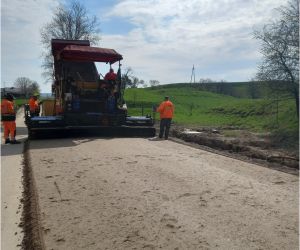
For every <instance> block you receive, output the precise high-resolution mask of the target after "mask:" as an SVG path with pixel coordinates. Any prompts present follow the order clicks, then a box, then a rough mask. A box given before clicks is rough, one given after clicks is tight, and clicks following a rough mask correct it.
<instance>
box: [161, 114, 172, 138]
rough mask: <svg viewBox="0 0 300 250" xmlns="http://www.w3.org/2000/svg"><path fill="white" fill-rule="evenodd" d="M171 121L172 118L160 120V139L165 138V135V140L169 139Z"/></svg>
mask: <svg viewBox="0 0 300 250" xmlns="http://www.w3.org/2000/svg"><path fill="white" fill-rule="evenodd" d="M171 121H172V118H162V119H161V120H160V130H159V138H163V135H164V134H165V139H166V140H167V139H168V137H169V130H170V127H171Z"/></svg>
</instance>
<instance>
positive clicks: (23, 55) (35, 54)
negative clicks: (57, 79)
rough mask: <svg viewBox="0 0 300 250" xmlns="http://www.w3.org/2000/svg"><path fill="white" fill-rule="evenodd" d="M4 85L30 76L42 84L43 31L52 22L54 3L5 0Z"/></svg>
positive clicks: (33, 0)
mask: <svg viewBox="0 0 300 250" xmlns="http://www.w3.org/2000/svg"><path fill="white" fill-rule="evenodd" d="M1 5H2V6H1V7H2V11H1V15H2V17H1V18H2V20H1V21H2V22H1V28H2V33H1V43H2V44H1V82H2V83H3V82H5V83H6V84H7V85H10V84H12V83H13V82H14V81H15V79H16V78H17V77H20V76H26V77H29V78H30V79H32V80H36V81H38V82H39V83H40V85H41V87H42V89H47V91H48V90H50V86H51V84H48V85H47V86H46V85H44V84H42V82H43V81H44V79H42V77H41V73H42V69H41V63H42V59H41V53H42V46H41V43H40V29H41V27H42V26H43V25H44V24H45V23H47V22H49V21H50V20H51V18H52V14H51V13H52V10H53V8H54V7H55V6H56V5H57V1H53V0H39V1H35V0H26V1H23V0H3V1H2V3H1Z"/></svg>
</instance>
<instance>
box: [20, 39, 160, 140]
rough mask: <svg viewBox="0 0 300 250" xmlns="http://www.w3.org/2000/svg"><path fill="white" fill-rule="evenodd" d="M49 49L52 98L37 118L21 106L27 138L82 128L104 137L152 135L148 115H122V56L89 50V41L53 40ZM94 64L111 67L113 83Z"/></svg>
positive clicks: (106, 50) (150, 119) (123, 106)
mask: <svg viewBox="0 0 300 250" xmlns="http://www.w3.org/2000/svg"><path fill="white" fill-rule="evenodd" d="M51 46H52V55H53V58H54V71H53V72H54V83H53V85H52V94H53V95H54V99H53V100H52V102H51V105H50V106H49V105H48V107H47V110H44V112H43V115H42V116H30V112H29V108H28V105H25V123H26V125H27V127H28V132H29V136H30V137H34V136H35V135H37V134H39V133H43V134H45V133H47V132H50V131H51V132H53V131H82V130H83V131H93V132H96V133H97V132H100V133H101V134H103V135H105V134H106V133H109V134H119V135H125V136H131V135H132V136H154V135H155V128H154V127H153V123H154V122H153V118H152V117H151V116H150V115H147V116H128V115H127V108H126V103H125V100H124V91H125V84H126V83H124V82H122V77H121V60H122V59H123V57H122V55H120V54H119V53H117V52H116V51H115V50H113V49H107V48H99V47H91V46H90V42H89V41H88V40H62V39H53V40H52V41H51ZM95 62H99V63H106V64H109V65H110V67H112V65H113V64H115V63H116V64H117V68H118V70H117V77H116V80H115V81H107V80H105V79H104V77H103V76H101V74H99V73H98V71H97V67H96V65H95ZM100 66H101V65H100ZM45 111H46V112H45Z"/></svg>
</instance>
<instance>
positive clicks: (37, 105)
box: [29, 98, 39, 112]
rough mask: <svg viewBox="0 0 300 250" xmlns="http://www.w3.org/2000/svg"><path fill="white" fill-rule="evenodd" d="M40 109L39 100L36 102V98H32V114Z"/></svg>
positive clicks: (30, 107)
mask: <svg viewBox="0 0 300 250" xmlns="http://www.w3.org/2000/svg"><path fill="white" fill-rule="evenodd" d="M38 108H39V103H38V101H37V100H34V98H30V100H29V109H30V112H35V111H36V110H37V109H38Z"/></svg>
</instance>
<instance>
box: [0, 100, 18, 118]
mask: <svg viewBox="0 0 300 250" xmlns="http://www.w3.org/2000/svg"><path fill="white" fill-rule="evenodd" d="M4 114H15V108H14V103H13V102H11V101H9V100H7V99H3V100H2V102H1V115H4Z"/></svg>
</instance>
